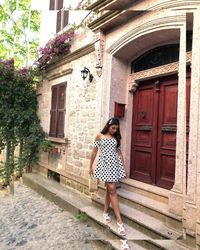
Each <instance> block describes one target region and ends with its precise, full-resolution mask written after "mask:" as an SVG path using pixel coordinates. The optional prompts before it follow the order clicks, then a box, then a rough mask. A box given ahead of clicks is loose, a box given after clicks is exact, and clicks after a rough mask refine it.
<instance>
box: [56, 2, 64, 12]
mask: <svg viewBox="0 0 200 250" xmlns="http://www.w3.org/2000/svg"><path fill="white" fill-rule="evenodd" d="M62 8H63V0H57V10H61V9H62Z"/></svg>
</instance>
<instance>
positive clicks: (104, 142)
mask: <svg viewBox="0 0 200 250" xmlns="http://www.w3.org/2000/svg"><path fill="white" fill-rule="evenodd" d="M94 147H96V148H99V149H100V155H99V159H98V161H97V166H96V169H95V171H94V177H96V178H97V179H99V180H101V181H105V182H117V181H119V180H120V179H121V178H124V177H125V176H126V173H125V170H124V168H123V164H122V161H121V159H120V157H119V155H118V153H117V150H118V148H117V140H116V139H115V138H108V137H107V138H102V139H100V140H99V141H94Z"/></svg>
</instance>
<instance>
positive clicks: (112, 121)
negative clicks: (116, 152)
mask: <svg viewBox="0 0 200 250" xmlns="http://www.w3.org/2000/svg"><path fill="white" fill-rule="evenodd" d="M112 125H118V129H117V131H116V133H115V134H114V135H113V136H114V137H115V138H116V140H117V148H118V147H119V146H120V140H121V133H120V126H119V120H118V119H117V118H116V117H112V118H110V119H109V120H108V121H107V122H106V125H105V127H104V128H103V129H102V130H101V134H103V135H104V134H106V133H107V132H108V129H109V127H110V126H112Z"/></svg>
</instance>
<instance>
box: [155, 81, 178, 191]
mask: <svg viewBox="0 0 200 250" xmlns="http://www.w3.org/2000/svg"><path fill="white" fill-rule="evenodd" d="M177 83H178V79H177V78H174V79H173V78H172V79H171V78H169V79H167V80H165V81H164V82H163V83H162V84H161V86H160V95H159V99H160V105H159V107H158V110H159V119H158V144H157V171H156V172H157V173H156V182H157V185H158V186H161V187H165V188H169V189H170V188H172V186H173V184H174V177H175V157H176V130H177V128H176V124H177V97H178V84H177Z"/></svg>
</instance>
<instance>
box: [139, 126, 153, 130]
mask: <svg viewBox="0 0 200 250" xmlns="http://www.w3.org/2000/svg"><path fill="white" fill-rule="evenodd" d="M137 130H139V131H151V130H152V126H149V125H145V126H141V127H139V128H137Z"/></svg>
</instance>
